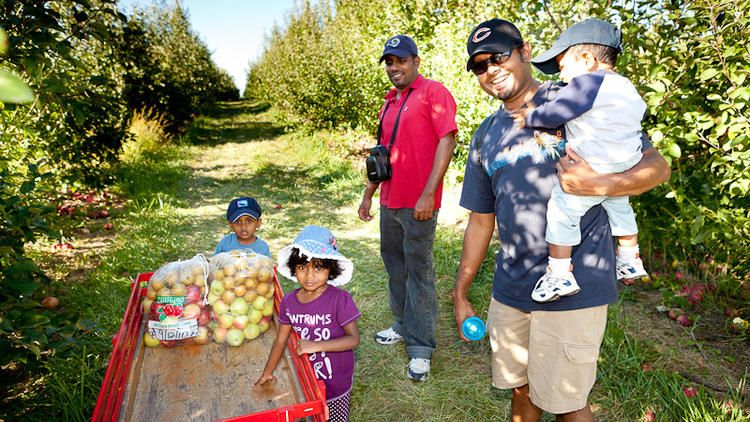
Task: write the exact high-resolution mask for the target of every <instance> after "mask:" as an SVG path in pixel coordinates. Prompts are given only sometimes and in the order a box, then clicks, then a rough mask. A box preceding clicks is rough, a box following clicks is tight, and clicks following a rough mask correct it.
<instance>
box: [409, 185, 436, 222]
mask: <svg viewBox="0 0 750 422" xmlns="http://www.w3.org/2000/svg"><path fill="white" fill-rule="evenodd" d="M434 210H435V195H429V194H427V193H425V192H422V194H421V195H419V199H418V200H417V204H416V205H415V206H414V219H415V220H417V221H423V220H429V219H430V218H432V214H433V212H434Z"/></svg>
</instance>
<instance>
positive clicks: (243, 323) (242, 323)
mask: <svg viewBox="0 0 750 422" xmlns="http://www.w3.org/2000/svg"><path fill="white" fill-rule="evenodd" d="M247 324H248V317H247V315H240V316H238V317H237V318H235V319H234V323H233V324H232V325H233V326H234V328H236V329H238V330H244V329H245V327H247Z"/></svg>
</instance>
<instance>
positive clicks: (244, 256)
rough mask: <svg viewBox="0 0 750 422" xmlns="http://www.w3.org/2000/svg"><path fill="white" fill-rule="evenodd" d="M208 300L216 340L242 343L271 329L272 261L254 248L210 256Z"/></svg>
mask: <svg viewBox="0 0 750 422" xmlns="http://www.w3.org/2000/svg"><path fill="white" fill-rule="evenodd" d="M209 280H210V283H211V284H210V289H209V293H208V302H209V304H210V305H211V310H212V314H213V318H214V320H215V324H216V327H215V328H214V332H213V334H214V341H216V342H217V343H222V344H224V343H225V344H228V345H230V346H239V345H241V344H242V343H244V342H245V341H246V340H252V339H254V338H256V337H258V336H259V335H260V334H261V333H263V332H265V331H266V330H267V329H268V326H269V324H270V321H271V316H272V315H273V293H274V287H273V261H271V259H270V258H268V257H266V256H264V255H258V254H255V253H253V252H251V251H232V252H225V253H220V254H217V255H214V256H213V257H212V258H211V271H210V274H209Z"/></svg>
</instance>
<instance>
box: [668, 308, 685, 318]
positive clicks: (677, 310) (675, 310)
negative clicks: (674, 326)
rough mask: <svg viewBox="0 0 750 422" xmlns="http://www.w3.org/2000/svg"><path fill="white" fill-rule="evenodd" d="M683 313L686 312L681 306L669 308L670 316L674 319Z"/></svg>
mask: <svg viewBox="0 0 750 422" xmlns="http://www.w3.org/2000/svg"><path fill="white" fill-rule="evenodd" d="M682 314H684V312H683V311H682V309H680V308H672V309H670V310H669V317H670V318H672V319H677V317H678V316H680V315H682Z"/></svg>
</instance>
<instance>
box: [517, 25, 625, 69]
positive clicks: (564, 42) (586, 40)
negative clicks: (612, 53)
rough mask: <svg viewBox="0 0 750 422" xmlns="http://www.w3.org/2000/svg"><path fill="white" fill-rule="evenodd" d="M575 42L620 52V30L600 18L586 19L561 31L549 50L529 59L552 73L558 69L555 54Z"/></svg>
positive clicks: (575, 43) (558, 53)
mask: <svg viewBox="0 0 750 422" xmlns="http://www.w3.org/2000/svg"><path fill="white" fill-rule="evenodd" d="M577 44H599V45H605V46H607V47H612V48H614V49H616V50H617V52H618V53H622V32H620V29H619V28H617V27H616V26H614V25H612V24H611V23H609V22H605V21H603V20H600V19H586V20H585V21H583V22H578V23H577V24H575V25H573V26H571V27H570V28H568V29H566V30H565V31H563V33H562V34H560V36H559V37H557V39H556V40H555V42H553V43H552V46H551V47H550V48H549V50H547V51H545V52H544V53H542V54H540V55H538V56H537V57H535V58H533V59H532V60H531V63H533V64H534V66H536V68H537V69H539V70H541V71H542V72H544V73H546V74H548V75H552V74H555V73H557V72H559V71H560V66H558V64H557V60H556V58H557V56H559V55H560V54H561V53H564V52H565V50H567V49H568V48H570V47H572V46H574V45H577Z"/></svg>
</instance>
